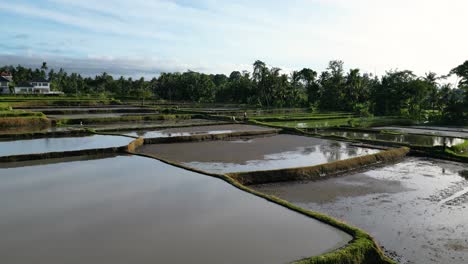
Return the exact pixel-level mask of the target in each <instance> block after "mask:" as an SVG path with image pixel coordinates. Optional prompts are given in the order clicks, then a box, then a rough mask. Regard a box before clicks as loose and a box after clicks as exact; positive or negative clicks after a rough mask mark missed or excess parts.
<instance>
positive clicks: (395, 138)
mask: <svg viewBox="0 0 468 264" xmlns="http://www.w3.org/2000/svg"><path fill="white" fill-rule="evenodd" d="M318 132H319V133H320V134H321V135H327V136H330V135H334V136H341V137H348V138H356V139H371V140H383V141H392V142H398V143H407V144H411V145H421V146H442V145H444V142H445V143H446V145H447V146H449V147H450V146H453V145H457V144H461V143H463V142H464V141H465V140H464V139H462V138H451V137H440V136H424V135H414V134H385V133H365V132H354V131H353V132H350V131H340V130H322V131H318Z"/></svg>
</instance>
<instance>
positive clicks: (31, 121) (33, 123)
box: [0, 116, 51, 128]
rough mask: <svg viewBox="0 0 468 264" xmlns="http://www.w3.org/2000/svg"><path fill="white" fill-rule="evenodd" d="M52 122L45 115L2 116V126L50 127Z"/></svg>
mask: <svg viewBox="0 0 468 264" xmlns="http://www.w3.org/2000/svg"><path fill="white" fill-rule="evenodd" d="M50 124H51V122H50V120H49V119H47V118H43V117H35V116H32V117H2V118H0V128H12V127H48V126H50Z"/></svg>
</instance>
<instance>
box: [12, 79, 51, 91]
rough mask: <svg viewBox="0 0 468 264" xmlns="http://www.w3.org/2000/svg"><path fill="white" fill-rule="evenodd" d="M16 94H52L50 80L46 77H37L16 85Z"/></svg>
mask: <svg viewBox="0 0 468 264" xmlns="http://www.w3.org/2000/svg"><path fill="white" fill-rule="evenodd" d="M15 93H16V94H51V91H50V82H49V81H48V80H46V79H42V78H40V79H35V80H31V81H29V82H25V83H20V84H18V85H17V86H16V87H15Z"/></svg>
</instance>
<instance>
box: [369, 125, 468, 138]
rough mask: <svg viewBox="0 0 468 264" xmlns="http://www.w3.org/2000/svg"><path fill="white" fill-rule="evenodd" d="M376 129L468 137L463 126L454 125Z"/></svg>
mask: <svg viewBox="0 0 468 264" xmlns="http://www.w3.org/2000/svg"><path fill="white" fill-rule="evenodd" d="M374 129H377V130H393V131H398V132H402V133H414V134H426V135H436V136H447V137H460V138H466V139H468V129H465V128H454V127H419V126H412V127H397V126H388V127H375V128H374Z"/></svg>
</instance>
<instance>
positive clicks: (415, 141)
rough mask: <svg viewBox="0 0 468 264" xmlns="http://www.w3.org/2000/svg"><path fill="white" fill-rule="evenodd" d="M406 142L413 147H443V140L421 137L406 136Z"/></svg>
mask: <svg viewBox="0 0 468 264" xmlns="http://www.w3.org/2000/svg"><path fill="white" fill-rule="evenodd" d="M405 141H406V142H408V143H410V144H412V145H422V146H434V145H442V144H443V140H442V138H438V137H431V136H420V135H405Z"/></svg>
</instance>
